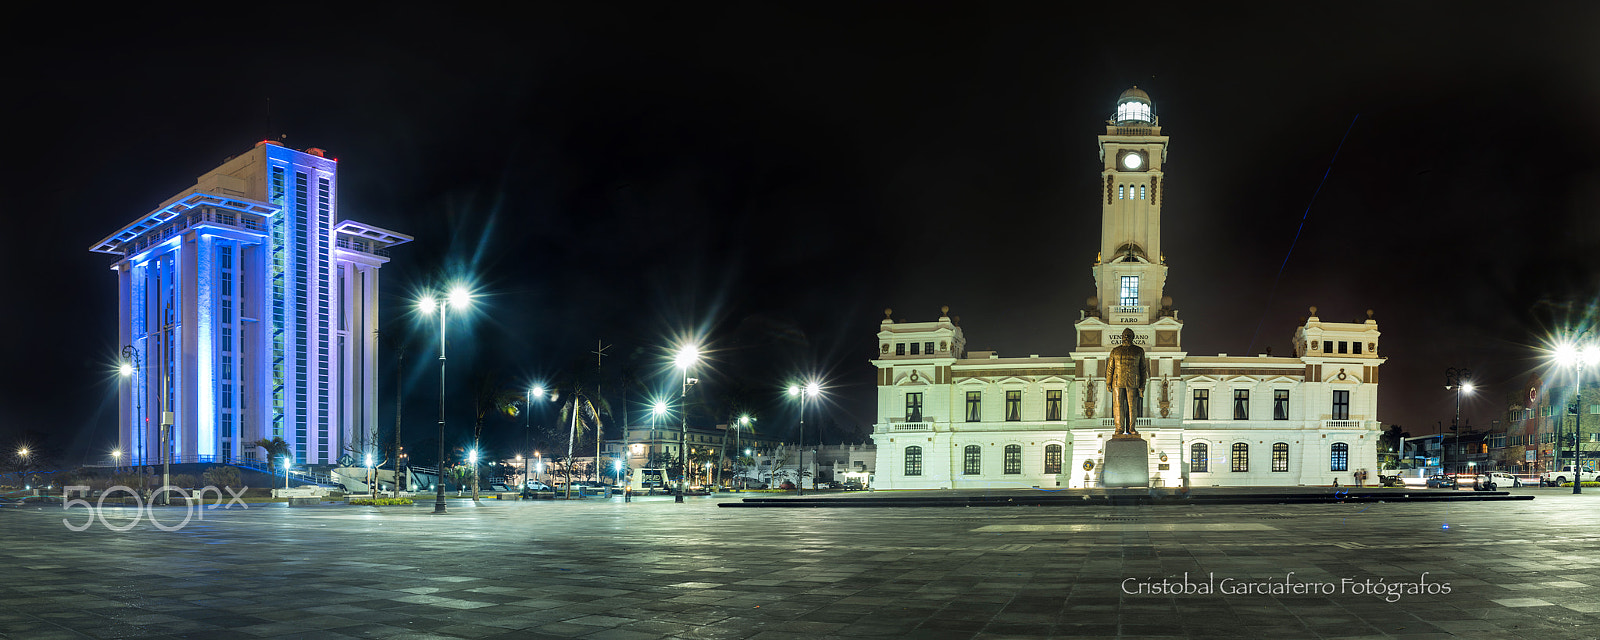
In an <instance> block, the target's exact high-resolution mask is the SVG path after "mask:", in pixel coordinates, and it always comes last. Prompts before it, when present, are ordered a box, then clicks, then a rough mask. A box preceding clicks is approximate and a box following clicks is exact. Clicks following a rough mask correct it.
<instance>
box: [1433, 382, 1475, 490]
mask: <svg viewBox="0 0 1600 640" xmlns="http://www.w3.org/2000/svg"><path fill="white" fill-rule="evenodd" d="M1444 388H1445V390H1446V391H1455V392H1456V417H1455V418H1454V419H1453V420H1451V422H1450V432H1451V433H1452V434H1454V435H1453V436H1452V437H1451V440H1453V441H1454V444H1456V445H1460V444H1461V432H1460V430H1459V429H1460V428H1461V394H1463V393H1472V370H1471V369H1457V368H1455V367H1450V368H1449V369H1445V370H1444ZM1446 453H1448V451H1447V450H1446V449H1445V447H1444V437H1443V436H1442V435H1441V436H1440V438H1439V469H1440V471H1441V472H1446V471H1448V469H1446V468H1445V466H1444V463H1445V454H1446Z"/></svg>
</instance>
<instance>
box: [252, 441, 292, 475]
mask: <svg viewBox="0 0 1600 640" xmlns="http://www.w3.org/2000/svg"><path fill="white" fill-rule="evenodd" d="M255 446H256V448H257V449H261V450H263V451H266V452H267V465H268V466H269V467H271V468H273V469H276V468H278V467H279V466H282V465H281V464H280V463H279V462H278V460H279V459H280V458H287V457H289V456H290V449H289V443H287V442H284V440H283V438H281V437H274V438H273V439H271V440H257V441H256V442H255Z"/></svg>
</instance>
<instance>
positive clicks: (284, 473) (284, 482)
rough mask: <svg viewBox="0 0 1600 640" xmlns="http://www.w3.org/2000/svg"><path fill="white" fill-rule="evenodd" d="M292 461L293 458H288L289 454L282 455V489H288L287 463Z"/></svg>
mask: <svg viewBox="0 0 1600 640" xmlns="http://www.w3.org/2000/svg"><path fill="white" fill-rule="evenodd" d="M292 461H293V459H292V458H290V457H289V456H284V457H283V490H284V491H288V490H289V463H290V462H292Z"/></svg>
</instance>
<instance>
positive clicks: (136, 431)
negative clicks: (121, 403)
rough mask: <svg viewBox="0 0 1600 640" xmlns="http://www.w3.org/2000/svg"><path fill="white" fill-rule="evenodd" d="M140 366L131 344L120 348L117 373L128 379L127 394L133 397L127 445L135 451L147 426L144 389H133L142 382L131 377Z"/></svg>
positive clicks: (135, 349) (142, 439)
mask: <svg viewBox="0 0 1600 640" xmlns="http://www.w3.org/2000/svg"><path fill="white" fill-rule="evenodd" d="M140 364H141V363H140V359H139V350H138V349H137V348H135V347H134V346H133V345H131V344H130V345H126V346H124V347H122V364H121V366H118V367H117V373H120V374H122V377H124V378H128V381H129V385H130V388H129V390H128V392H129V393H130V394H132V395H133V419H134V423H133V424H134V427H133V428H131V429H129V430H128V444H129V445H133V446H134V447H135V451H137V450H138V445H134V443H142V442H144V438H145V435H144V429H145V427H146V426H147V425H148V424H149V423H148V422H147V420H146V418H145V415H144V389H142V388H134V387H135V386H136V385H143V384H144V381H142V380H139V379H138V378H134V377H133V374H134V373H137V372H139V366H140ZM119 431H120V430H119ZM119 437H120V435H119ZM134 455H135V454H129V461H128V462H129V463H132V462H133V460H132V458H133V456H134Z"/></svg>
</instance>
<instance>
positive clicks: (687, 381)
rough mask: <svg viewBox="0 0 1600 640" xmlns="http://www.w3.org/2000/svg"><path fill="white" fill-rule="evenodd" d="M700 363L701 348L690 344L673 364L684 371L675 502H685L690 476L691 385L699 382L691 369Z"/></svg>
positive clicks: (679, 397) (679, 352)
mask: <svg viewBox="0 0 1600 640" xmlns="http://www.w3.org/2000/svg"><path fill="white" fill-rule="evenodd" d="M699 361H700V347H699V346H697V345H693V344H689V345H684V347H683V348H682V349H679V350H678V355H677V356H675V357H673V359H672V363H673V364H674V365H676V366H677V367H678V368H679V369H682V370H683V390H682V392H681V393H679V395H678V409H679V410H680V411H682V412H683V415H682V416H681V418H682V422H681V426H682V428H681V429H679V431H678V468H679V469H680V470H681V471H680V472H679V473H678V494H677V495H676V496H674V500H673V502H678V503H682V502H683V492H684V489H685V487H684V483H683V481H684V476H687V475H689V447H688V445H689V385H691V384H694V383H695V382H698V381H697V380H695V379H694V378H691V377H689V369H690V368H691V367H693V366H694V365H695V363H697V362H699Z"/></svg>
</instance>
